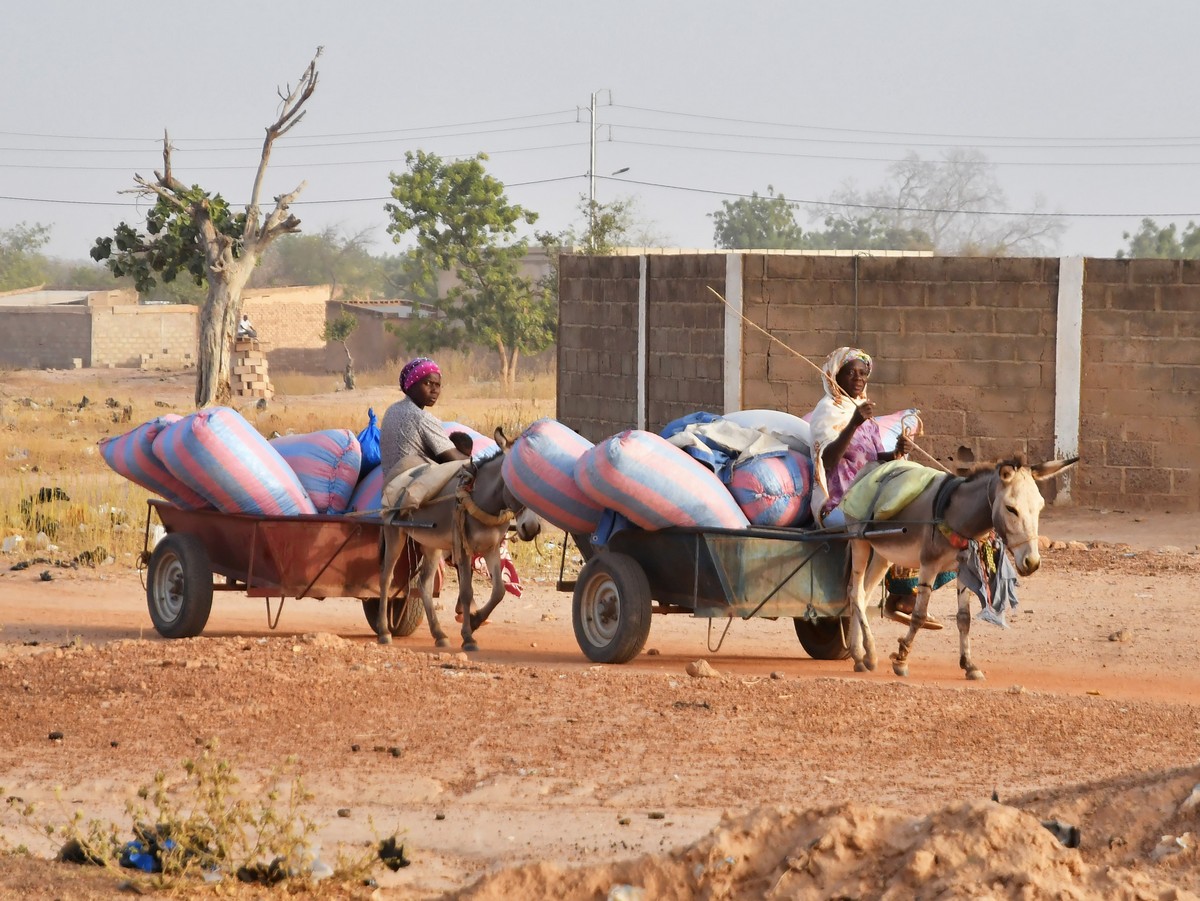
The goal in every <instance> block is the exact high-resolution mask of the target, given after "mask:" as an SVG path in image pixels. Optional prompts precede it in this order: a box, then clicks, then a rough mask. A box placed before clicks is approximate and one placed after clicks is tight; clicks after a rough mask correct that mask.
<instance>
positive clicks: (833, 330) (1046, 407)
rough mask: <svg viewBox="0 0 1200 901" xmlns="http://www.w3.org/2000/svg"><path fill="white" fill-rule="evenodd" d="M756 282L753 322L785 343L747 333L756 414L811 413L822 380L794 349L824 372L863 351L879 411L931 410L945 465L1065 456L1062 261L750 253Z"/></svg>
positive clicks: (748, 264) (749, 303)
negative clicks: (1059, 340) (1059, 328)
mask: <svg viewBox="0 0 1200 901" xmlns="http://www.w3.org/2000/svg"><path fill="white" fill-rule="evenodd" d="M743 278H744V283H745V289H744V297H745V300H744V310H743V312H744V314H745V315H746V316H747V318H749V319H750V320H751V321H752V322H754V323H755V324H756V325H759V326H761V327H762V328H764V329H766V330H767V331H768V332H769V333H770V334H771V335H773V336H774V337H775V338H777V339H779V341H780V342H782V344H778V343H776V342H773V341H771V340H769V339H768V338H767V337H765V336H764V335H762V333H761V332H758V331H757V330H755V329H753V328H752V327H750V326H747V327H746V331H745V335H744V339H743V340H744V342H745V351H744V360H745V368H744V371H743V393H744V398H745V405H746V406H747V407H771V408H775V409H784V410H787V411H788V412H791V413H794V414H796V415H797V416H802V415H804V414H805V413H808V412H809V411H810V410H812V408H813V406H814V405H815V404H816V402H817V401H818V400H820V398H821V396H822V388H821V377H820V374H819V373H818V372H817V370H816V369H815V368H814V367H813V366H811V365H809V363H807V362H805V361H804V360H803V359H801V358H800V357H798V356H796V355H794V354H792V353H790V352H789V350H788V349H787V348H791V349H792V350H795V351H798V352H799V353H800V354H803V355H804V356H805V357H807V358H808V359H809V360H811V361H812V362H813V363H815V364H818V365H819V364H820V363H822V362H823V361H824V359H825V356H826V355H827V354H828V353H829V352H830V351H831V350H833V349H834V348H836V347H840V346H842V345H853V346H857V347H861V348H862V349H863V350H865V351H867V352H868V353H869V354H871V355H872V357H874V359H875V368H874V371H873V373H872V377H871V388H870V392H869V393H870V395H871V397H872V398H873V399H874V400H875V403H876V409H877V410H878V411H879V412H888V411H892V410H897V409H901V408H904V407H916V408H918V409H919V410H921V413H922V419H923V421H924V425H925V434H924V436H923V437H922V438H921V439H920V441H919V443H920V445H921V446H922V447H923V448H924V449H925V450H927V451H929V452H930V453H931V454H932V455H934V456H935V457H936V458H937V459H938V460H939V461H940V462H941V463H942V465H944V466H946V467H948V468H950V469H953V470H959V469H966V468H970V466H971V465H973V464H974V463H976V462H983V461H991V460H996V459H1000V458H1003V457H1008V456H1011V455H1013V454H1015V453H1022V454H1025V455H1026V456H1028V457H1029V458H1030V459H1034V458H1036V459H1039V460H1040V459H1047V458H1049V457H1051V456H1053V450H1054V374H1055V370H1054V358H1055V306H1056V299H1057V290H1058V287H1057V286H1058V261H1057V260H1053V259H1051V260H1044V259H1033V258H1011V259H987V258H958V257H911V258H872V257H852V258H845V257H817V256H806V257H799V256H797V257H788V256H774V255H771V256H755V255H748V256H747V257H746V258H745V261H744V270H743ZM783 345H787V348H785V347H784V346H783Z"/></svg>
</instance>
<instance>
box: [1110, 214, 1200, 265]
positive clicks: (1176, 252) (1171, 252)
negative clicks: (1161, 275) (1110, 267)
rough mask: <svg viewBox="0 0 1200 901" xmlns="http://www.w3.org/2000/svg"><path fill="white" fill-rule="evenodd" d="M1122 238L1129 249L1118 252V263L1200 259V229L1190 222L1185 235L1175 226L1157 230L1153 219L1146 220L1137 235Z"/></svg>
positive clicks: (1185, 229)
mask: <svg viewBox="0 0 1200 901" xmlns="http://www.w3.org/2000/svg"><path fill="white" fill-rule="evenodd" d="M1121 237H1122V238H1123V239H1124V240H1125V241H1127V242H1128V247H1126V248H1124V249H1123V250H1118V251H1117V259H1118V260H1124V259H1130V260H1132V259H1157V260H1195V259H1200V228H1197V226H1196V223H1195V222H1189V223H1188V224H1187V227H1186V228H1184V230H1183V235H1182V236H1181V235H1180V234H1179V231H1178V229H1177V227H1176V226H1175V224H1174V223H1172V224H1170V225H1167V226H1163V227H1162V228H1159V227H1158V223H1157V222H1155V221H1154V220H1153V219H1143V220H1142V224H1141V227H1140V228H1138V230H1137V231H1136V232H1133V233H1130V232H1124V233H1123V234H1122V235H1121Z"/></svg>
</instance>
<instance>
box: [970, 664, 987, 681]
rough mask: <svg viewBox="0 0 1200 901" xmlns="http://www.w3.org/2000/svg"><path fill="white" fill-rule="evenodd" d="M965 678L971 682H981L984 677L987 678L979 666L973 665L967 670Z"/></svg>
mask: <svg viewBox="0 0 1200 901" xmlns="http://www.w3.org/2000/svg"><path fill="white" fill-rule="evenodd" d="M967 678H968V679H970V680H971V681H972V682H983V681H984V680H985V679H987V676H985V675H984V674H983V670H981V669H980V668H979V667H977V666H973V667H971V668H970V669H968V670H967Z"/></svg>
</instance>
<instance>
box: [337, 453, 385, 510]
mask: <svg viewBox="0 0 1200 901" xmlns="http://www.w3.org/2000/svg"><path fill="white" fill-rule="evenodd" d="M382 508H383V467H382V466H373V467H371V469H370V471H368V472H367V474H366V475H365V476H363V477H362V480H361V481H360V482H359V483H358V487H357V488H355V489H354V494H352V495H351V496H350V502H349V503H348V504H347V505H346V512H347V513H368V514H374V515H373V516H371V515H368V516H363V517H360V518H361V519H363V520H365V521H367V522H382V518H381V516H380V513H379V511H380V510H381V509H382Z"/></svg>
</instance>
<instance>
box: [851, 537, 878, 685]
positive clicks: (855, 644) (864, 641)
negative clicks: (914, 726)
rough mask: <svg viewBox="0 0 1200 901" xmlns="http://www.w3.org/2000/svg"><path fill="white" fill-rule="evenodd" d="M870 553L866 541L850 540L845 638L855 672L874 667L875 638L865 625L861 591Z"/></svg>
mask: <svg viewBox="0 0 1200 901" xmlns="http://www.w3.org/2000/svg"><path fill="white" fill-rule="evenodd" d="M870 554H871V546H870V545H869V544H867V543H866V542H864V541H851V542H850V584H849V586H848V598H847V600H848V602H849V604H850V634H849V635H847V636H846V638H847V640H848V642H849V644H850V657H851V659H852V660H853V661H854V671H855V672H856V673H862V672H866V671H867V670H873V669H875V640H874V638H873V637H872V636H871V631H870V626H868V625H867V608H866V598H865V592H864V591H863V576H865V575H866V570H867V561H868V558H869V557H870Z"/></svg>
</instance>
